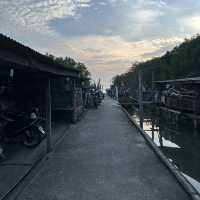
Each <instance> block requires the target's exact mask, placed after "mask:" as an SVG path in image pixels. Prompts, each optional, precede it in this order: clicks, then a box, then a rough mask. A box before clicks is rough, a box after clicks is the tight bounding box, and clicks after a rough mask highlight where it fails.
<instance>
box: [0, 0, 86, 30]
mask: <svg viewBox="0 0 200 200" xmlns="http://www.w3.org/2000/svg"><path fill="white" fill-rule="evenodd" d="M89 3H90V0H9V1H8V0H1V1H0V19H1V24H0V31H2V32H4V31H6V30H7V32H9V31H10V32H11V31H14V30H17V31H21V30H28V31H34V32H44V31H46V32H48V33H52V30H50V29H49V26H48V22H49V21H50V20H52V19H55V18H63V17H65V16H74V15H76V14H77V12H78V10H79V9H80V8H83V7H87V6H89Z"/></svg>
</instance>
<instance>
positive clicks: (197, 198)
mask: <svg viewBox="0 0 200 200" xmlns="http://www.w3.org/2000/svg"><path fill="white" fill-rule="evenodd" d="M119 105H120V104H119ZM120 107H121V109H122V111H123V112H124V113H125V114H126V116H127V117H128V119H129V121H130V122H131V123H132V125H134V126H135V127H136V128H137V129H138V130H139V132H140V133H141V135H142V136H143V137H144V139H145V140H146V141H147V144H148V145H149V146H150V147H151V149H152V150H153V151H154V152H155V154H156V155H157V156H158V158H159V159H160V160H161V161H162V163H163V164H164V165H165V167H167V168H168V170H169V171H170V172H171V173H172V174H173V175H174V177H175V178H176V180H177V181H178V183H179V184H180V185H181V186H182V187H183V189H184V190H185V191H186V192H187V193H188V194H189V196H190V197H191V198H192V199H193V200H200V194H199V192H198V191H197V190H196V189H195V188H194V187H193V186H192V185H191V183H190V182H189V181H188V180H187V179H186V178H185V177H184V176H183V175H182V174H181V172H180V171H179V170H178V169H177V168H176V167H175V166H174V165H173V164H172V163H171V162H170V161H169V160H168V158H167V157H166V156H165V155H164V154H163V153H162V151H161V150H160V149H159V148H158V147H157V146H156V144H155V143H154V142H153V141H152V140H151V138H150V137H149V136H148V135H147V134H146V133H145V131H144V130H143V129H142V128H140V126H139V125H138V124H137V123H136V121H135V120H134V119H133V118H132V116H131V115H130V114H129V113H128V111H127V110H126V109H125V108H123V107H122V106H121V105H120Z"/></svg>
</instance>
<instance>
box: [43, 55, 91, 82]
mask: <svg viewBox="0 0 200 200" xmlns="http://www.w3.org/2000/svg"><path fill="white" fill-rule="evenodd" d="M46 56H47V57H49V58H50V59H52V60H53V61H54V62H56V63H58V64H61V65H63V66H65V67H67V68H73V69H78V70H79V71H80V75H81V76H82V77H86V78H89V77H90V75H91V74H90V72H89V71H88V69H87V67H86V65H85V64H83V63H81V62H76V61H75V60H74V59H73V58H70V57H67V56H66V57H64V58H63V57H56V56H54V55H52V54H48V53H46Z"/></svg>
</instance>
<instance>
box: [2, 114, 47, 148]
mask: <svg viewBox="0 0 200 200" xmlns="http://www.w3.org/2000/svg"><path fill="white" fill-rule="evenodd" d="M0 121H1V126H2V136H1V140H2V141H3V142H8V141H19V142H21V143H22V144H24V145H25V146H26V147H35V146H37V145H38V144H39V143H40V142H41V141H42V139H43V138H44V137H45V136H46V132H45V130H44V129H43V127H42V126H41V124H40V123H41V119H39V118H38V116H37V114H36V111H32V112H31V113H30V115H29V116H26V115H25V114H22V113H20V114H17V113H13V112H9V113H5V114H0Z"/></svg>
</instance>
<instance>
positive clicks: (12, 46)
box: [0, 33, 80, 76]
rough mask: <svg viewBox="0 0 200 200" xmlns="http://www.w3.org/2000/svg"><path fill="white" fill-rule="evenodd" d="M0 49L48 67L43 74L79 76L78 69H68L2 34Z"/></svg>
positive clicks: (38, 68)
mask: <svg viewBox="0 0 200 200" xmlns="http://www.w3.org/2000/svg"><path fill="white" fill-rule="evenodd" d="M0 49H4V50H6V51H9V52H12V53H14V54H15V55H18V56H22V57H26V58H31V59H34V60H36V61H37V62H40V63H41V64H43V65H48V67H47V68H46V69H45V68H44V67H42V69H41V71H43V72H45V71H46V72H48V73H52V74H57V75H61V74H62V75H64V74H65V73H66V75H67V74H68V73H69V72H70V74H72V73H74V75H77V76H78V74H79V72H80V71H79V70H78V69H74V68H70V67H69V68H67V67H66V66H64V65H62V64H59V63H56V62H55V61H54V60H52V59H51V58H49V57H47V56H46V55H43V54H41V53H39V52H37V51H35V50H33V49H31V48H29V47H27V46H24V45H23V44H21V43H19V42H17V41H15V40H13V39H11V38H9V37H7V36H5V35H3V34H1V33H0ZM37 70H40V67H39V66H37Z"/></svg>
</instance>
